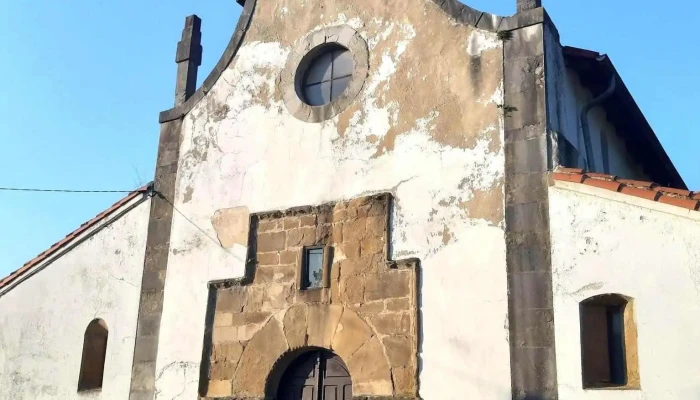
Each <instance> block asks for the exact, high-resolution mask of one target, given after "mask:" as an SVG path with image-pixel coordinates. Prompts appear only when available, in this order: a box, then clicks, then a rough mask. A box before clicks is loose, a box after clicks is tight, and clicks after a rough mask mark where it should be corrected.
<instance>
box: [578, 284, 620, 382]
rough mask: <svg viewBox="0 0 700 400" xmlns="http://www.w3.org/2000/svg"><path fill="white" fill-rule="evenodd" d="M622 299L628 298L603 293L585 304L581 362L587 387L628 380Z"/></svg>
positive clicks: (582, 316) (582, 313) (582, 323)
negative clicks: (605, 295)
mask: <svg viewBox="0 0 700 400" xmlns="http://www.w3.org/2000/svg"><path fill="white" fill-rule="evenodd" d="M622 301H624V300H617V299H615V298H612V300H610V298H605V297H602V298H598V299H593V300H589V301H585V302H583V303H582V304H581V362H582V367H583V371H582V372H583V385H584V388H603V387H611V386H626V385H627V384H628V377H627V372H628V371H627V365H626V364H627V362H626V350H627V349H626V348H625V319H624V318H625V317H624V316H625V304H624V303H622ZM606 303H607V304H606ZM611 303H612V304H611Z"/></svg>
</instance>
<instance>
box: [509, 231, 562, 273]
mask: <svg viewBox="0 0 700 400" xmlns="http://www.w3.org/2000/svg"><path fill="white" fill-rule="evenodd" d="M506 243H507V246H506V249H507V254H506V259H507V260H508V273H517V272H534V271H551V265H552V261H551V257H552V254H551V251H550V248H551V244H550V239H549V232H525V233H506Z"/></svg>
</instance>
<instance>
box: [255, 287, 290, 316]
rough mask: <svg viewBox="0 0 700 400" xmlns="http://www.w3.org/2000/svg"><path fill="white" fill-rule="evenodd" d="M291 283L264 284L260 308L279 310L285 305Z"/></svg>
mask: <svg viewBox="0 0 700 400" xmlns="http://www.w3.org/2000/svg"><path fill="white" fill-rule="evenodd" d="M291 290H292V283H288V284H269V285H266V286H265V290H264V297H263V301H262V305H261V310H280V309H282V308H285V307H286V306H287V297H289V296H290V294H291Z"/></svg>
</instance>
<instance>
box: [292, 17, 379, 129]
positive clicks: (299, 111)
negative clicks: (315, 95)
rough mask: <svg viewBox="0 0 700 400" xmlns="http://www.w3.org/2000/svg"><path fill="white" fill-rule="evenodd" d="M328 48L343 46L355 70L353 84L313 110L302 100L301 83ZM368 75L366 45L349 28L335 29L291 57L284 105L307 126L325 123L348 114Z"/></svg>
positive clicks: (312, 36) (311, 39) (319, 33)
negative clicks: (330, 46) (346, 111)
mask: <svg viewBox="0 0 700 400" xmlns="http://www.w3.org/2000/svg"><path fill="white" fill-rule="evenodd" d="M329 44H335V45H338V46H342V47H344V48H346V49H348V51H349V52H350V54H352V58H353V64H354V70H353V74H352V78H351V79H350V83H349V84H348V86H347V88H346V89H345V91H343V93H342V94H341V95H340V96H338V97H337V98H336V99H335V100H332V101H331V102H329V103H328V104H324V105H321V106H310V105H308V104H306V103H305V102H304V100H303V99H302V97H301V93H302V87H301V85H302V83H303V82H302V79H303V77H304V73H305V71H306V69H307V67H308V66H309V64H310V63H311V62H312V61H313V60H314V59H315V58H316V56H318V55H319V54H320V52H322V51H323V50H324V49H325V48H326V47H327V46H328V45H329ZM368 74H369V50H368V48H367V42H366V41H365V40H364V39H363V38H362V37H361V36H360V34H359V33H357V31H355V30H354V29H352V28H351V27H349V26H347V25H340V26H333V27H329V28H325V29H321V30H319V31H315V32H312V33H310V34H308V35H307V36H306V37H305V38H304V39H302V40H301V41H300V42H299V43H298V44H297V46H296V47H295V48H294V49H293V50H292V52H291V53H290V54H289V58H288V59H287V63H286V65H285V67H284V70H283V71H282V76H281V83H280V85H281V89H282V91H283V93H284V104H285V106H286V107H287V110H288V111H289V113H290V114H292V115H293V116H294V117H295V118H297V119H299V120H301V121H304V122H311V123H315V122H322V121H325V120H327V119H330V118H333V117H335V116H336V115H338V114H340V113H341V112H342V111H343V110H345V109H346V108H347V107H348V106H349V105H350V103H352V102H353V100H355V98H356V97H357V95H358V94H360V92H361V91H362V88H363V87H364V84H365V81H366V80H367V76H368Z"/></svg>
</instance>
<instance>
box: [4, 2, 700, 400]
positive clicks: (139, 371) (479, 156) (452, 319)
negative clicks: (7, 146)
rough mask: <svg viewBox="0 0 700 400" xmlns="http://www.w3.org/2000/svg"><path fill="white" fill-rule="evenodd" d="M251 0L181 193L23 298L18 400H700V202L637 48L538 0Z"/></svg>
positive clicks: (12, 325) (188, 48)
mask: <svg viewBox="0 0 700 400" xmlns="http://www.w3.org/2000/svg"><path fill="white" fill-rule="evenodd" d="M239 3H240V4H241V7H242V12H241V17H240V19H239V21H238V24H237V26H236V29H235V31H234V33H233V35H232V38H231V41H230V43H229V45H228V47H227V48H226V50H225V52H224V54H223V55H222V56H221V59H220V61H219V63H218V64H217V65H216V67H215V68H214V70H213V71H212V72H211V73H210V74H209V76H208V77H207V79H205V81H204V83H203V84H202V86H201V87H199V88H197V87H196V77H197V72H198V66H199V64H200V60H201V52H202V48H201V45H200V40H201V31H200V27H201V21H200V20H199V18H197V17H196V16H190V17H188V18H187V19H186V23H185V28H184V30H183V32H182V38H181V40H180V42H179V43H178V46H177V54H176V61H177V69H178V74H177V82H176V93H175V106H174V107H173V108H172V109H170V110H166V111H163V112H162V113H161V114H160V142H159V147H158V156H157V166H156V176H155V180H154V182H153V183H152V184H150V185H148V186H147V187H144V188H141V189H138V190H136V191H134V192H133V193H131V194H130V195H129V196H127V197H126V198H124V199H123V200H121V201H120V202H118V203H117V204H115V205H114V206H112V207H110V208H109V209H108V210H106V211H105V212H103V213H102V214H100V215H98V216H97V217H96V218H94V219H93V220H91V221H88V222H87V223H86V224H84V225H83V226H81V228H79V229H78V230H77V231H75V232H73V233H72V234H70V235H69V236H68V237H66V239H64V240H62V241H61V242H58V243H56V244H55V245H54V246H52V247H51V248H50V249H48V250H47V251H45V252H44V253H42V254H41V255H39V256H38V257H37V258H35V259H34V260H31V261H29V262H28V263H27V264H25V265H24V266H23V267H22V268H20V269H19V270H17V271H15V272H14V273H12V274H11V275H10V276H8V277H6V278H5V279H3V280H2V281H0V365H2V367H1V368H2V370H1V371H2V373H0V398H3V399H55V398H60V399H80V398H95V399H98V398H99V399H133V400H145V399H148V400H152V399H185V398H189V399H195V398H201V399H215V398H223V399H238V400H243V399H245V400H253V399H255V400H262V399H284V400H287V399H288V400H310V399H315V400H320V399H327V400H335V399H344V400H346V399H358V400H359V399H382V400H384V399H401V400H414V399H557V398H562V399H621V398H625V399H684V398H695V397H697V396H698V395H700V366H699V365H697V363H696V362H695V359H696V358H697V357H696V354H700V348H698V345H697V344H696V343H697V340H695V339H696V338H697V337H698V335H700V322H698V320H697V318H695V316H696V315H698V314H700V242H699V241H698V239H697V238H698V237H700V212H699V209H700V193H699V192H691V191H688V190H687V188H686V186H685V183H684V182H683V180H682V178H681V176H680V175H679V173H678V172H677V171H676V169H675V167H674V166H673V163H672V162H671V160H670V159H669V157H668V156H667V154H666V153H665V151H664V150H663V148H662V147H661V145H660V143H659V141H658V139H657V138H656V136H655V134H654V132H653V130H652V129H651V127H650V126H649V124H648V123H647V122H646V120H645V119H644V117H643V115H642V113H641V112H640V110H639V109H638V107H637V106H636V104H635V102H634V99H633V98H632V96H631V95H630V93H629V91H628V90H627V88H626V87H625V85H624V82H623V81H622V78H621V77H620V76H619V75H618V74H617V71H616V70H615V67H614V65H613V64H612V62H611V61H610V58H608V57H607V56H605V55H601V54H598V53H596V52H593V51H589V50H584V49H578V48H572V47H567V46H563V45H562V44H561V40H560V37H559V34H558V31H557V29H556V26H555V25H554V23H553V22H552V20H551V19H550V18H549V16H548V15H547V12H546V11H545V9H544V8H543V7H542V5H541V4H540V1H539V0H517V2H516V6H517V13H516V14H514V15H513V16H509V17H501V16H496V15H491V14H488V13H484V12H480V11H477V10H474V9H472V8H470V7H468V6H467V5H464V4H462V3H460V2H458V1H456V0H395V1H363V2H357V1H346V0H331V1H328V0H303V1H287V0H239ZM653 182H656V183H653Z"/></svg>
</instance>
